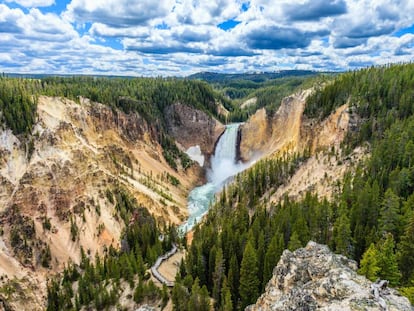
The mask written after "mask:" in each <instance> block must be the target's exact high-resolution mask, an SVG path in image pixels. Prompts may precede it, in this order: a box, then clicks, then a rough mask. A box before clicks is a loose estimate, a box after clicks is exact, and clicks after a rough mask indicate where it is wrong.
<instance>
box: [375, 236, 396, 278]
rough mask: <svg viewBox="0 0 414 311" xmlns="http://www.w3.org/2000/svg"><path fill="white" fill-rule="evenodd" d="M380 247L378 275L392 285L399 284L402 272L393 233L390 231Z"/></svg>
mask: <svg viewBox="0 0 414 311" xmlns="http://www.w3.org/2000/svg"><path fill="white" fill-rule="evenodd" d="M377 248H378V250H379V251H378V255H379V256H378V267H379V269H380V270H379V273H378V276H379V277H380V278H381V279H384V280H388V281H389V282H390V285H391V286H397V285H399V283H400V279H401V273H400V271H399V270H398V265H397V258H396V256H395V243H394V238H393V236H392V234H391V233H388V234H387V235H386V236H385V239H384V238H383V239H382V240H381V241H379V246H378V247H377Z"/></svg>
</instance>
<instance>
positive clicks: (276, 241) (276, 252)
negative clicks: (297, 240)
mask: <svg viewBox="0 0 414 311" xmlns="http://www.w3.org/2000/svg"><path fill="white" fill-rule="evenodd" d="M284 249H285V246H284V243H283V236H282V235H278V234H275V235H274V236H273V238H272V240H270V244H269V247H268V249H267V251H266V255H265V261H264V268H263V283H262V288H264V287H265V286H266V284H267V282H268V281H269V280H270V278H271V277H272V272H273V269H274V267H275V266H276V264H277V262H278V261H279V259H280V256H281V255H282V252H283V250H284Z"/></svg>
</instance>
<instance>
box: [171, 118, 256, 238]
mask: <svg viewBox="0 0 414 311" xmlns="http://www.w3.org/2000/svg"><path fill="white" fill-rule="evenodd" d="M239 126H240V124H238V123H237V124H230V125H227V126H226V130H225V131H224V133H223V135H221V137H220V139H219V141H218V143H217V145H216V149H215V151H214V155H213V156H212V158H211V169H209V170H208V172H207V183H206V184H204V185H203V186H200V187H196V188H194V189H193V190H192V191H191V192H190V194H189V196H188V213H189V217H188V220H187V221H186V222H185V223H184V224H182V225H181V226H180V228H179V229H180V231H181V232H187V231H189V230H191V228H192V227H193V226H194V224H195V223H197V222H199V221H200V219H201V218H202V217H203V216H204V215H205V214H206V213H207V211H208V208H209V206H210V203H211V202H212V201H213V199H214V194H215V193H217V192H219V191H220V190H221V188H222V187H223V186H224V185H225V183H226V182H227V181H228V179H229V178H230V177H232V176H234V175H236V174H237V173H239V172H241V171H242V170H244V169H246V168H247V167H248V164H243V163H236V160H237V159H236V155H237V134H238V131H239Z"/></svg>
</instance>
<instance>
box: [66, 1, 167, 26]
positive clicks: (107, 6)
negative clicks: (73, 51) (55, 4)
mask: <svg viewBox="0 0 414 311" xmlns="http://www.w3.org/2000/svg"><path fill="white" fill-rule="evenodd" d="M173 4H174V2H173V0H163V1H153V0H139V1H129V0H97V1H91V0H72V2H71V3H70V4H69V5H68V6H67V8H68V10H67V12H66V13H65V15H66V16H67V18H68V19H70V20H71V21H73V22H81V23H82V22H97V23H102V24H106V25H109V26H113V27H128V26H131V25H145V24H147V23H148V22H149V21H151V20H152V19H154V18H160V17H163V16H166V14H168V12H169V11H170V10H171V8H172V6H173Z"/></svg>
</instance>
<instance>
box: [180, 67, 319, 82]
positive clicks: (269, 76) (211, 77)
mask: <svg viewBox="0 0 414 311" xmlns="http://www.w3.org/2000/svg"><path fill="white" fill-rule="evenodd" d="M320 73H321V72H318V71H312V70H281V71H275V72H257V73H256V72H255V73H216V72H199V73H196V74H193V75H190V76H188V78H189V79H198V80H203V81H207V82H209V83H223V82H229V81H234V80H247V81H253V82H257V83H260V82H265V81H267V80H274V79H278V78H285V77H298V76H311V75H316V74H320Z"/></svg>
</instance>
